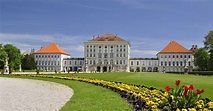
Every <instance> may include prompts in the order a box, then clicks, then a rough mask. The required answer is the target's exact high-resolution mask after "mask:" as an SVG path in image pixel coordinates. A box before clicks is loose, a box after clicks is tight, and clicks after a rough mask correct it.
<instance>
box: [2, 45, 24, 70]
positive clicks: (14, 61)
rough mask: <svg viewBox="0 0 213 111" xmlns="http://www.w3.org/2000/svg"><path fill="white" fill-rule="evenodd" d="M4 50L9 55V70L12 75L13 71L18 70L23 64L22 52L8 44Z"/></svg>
mask: <svg viewBox="0 0 213 111" xmlns="http://www.w3.org/2000/svg"><path fill="white" fill-rule="evenodd" d="M3 50H4V51H5V52H6V53H7V55H8V58H9V60H8V64H9V68H10V69H9V70H10V73H11V71H12V70H13V69H18V68H19V65H20V64H21V59H22V56H21V52H20V49H18V48H17V47H15V46H13V45H11V44H6V45H4V47H3Z"/></svg>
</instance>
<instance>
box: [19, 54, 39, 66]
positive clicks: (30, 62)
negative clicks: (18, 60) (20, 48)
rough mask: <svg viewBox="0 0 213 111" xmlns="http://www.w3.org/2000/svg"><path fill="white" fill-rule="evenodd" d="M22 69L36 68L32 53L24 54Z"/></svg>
mask: <svg viewBox="0 0 213 111" xmlns="http://www.w3.org/2000/svg"><path fill="white" fill-rule="evenodd" d="M22 69H27V70H32V69H36V63H35V61H34V54H33V53H32V54H26V55H24V57H23V59H22Z"/></svg>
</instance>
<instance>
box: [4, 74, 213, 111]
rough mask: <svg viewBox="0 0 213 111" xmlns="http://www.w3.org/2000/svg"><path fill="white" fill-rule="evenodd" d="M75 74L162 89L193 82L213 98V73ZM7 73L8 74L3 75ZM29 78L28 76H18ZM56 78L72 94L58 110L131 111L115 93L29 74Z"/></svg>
mask: <svg viewBox="0 0 213 111" xmlns="http://www.w3.org/2000/svg"><path fill="white" fill-rule="evenodd" d="M55 76H71V75H70V74H57V75H55ZM77 76H78V77H85V78H96V79H102V80H109V81H118V82H124V83H130V84H139V85H145V86H149V87H155V88H158V89H162V90H164V88H165V86H167V85H170V86H172V87H174V86H175V84H174V83H175V80H177V79H179V80H181V85H190V84H193V85H194V86H195V88H196V89H197V88H199V89H204V90H205V92H204V93H203V95H202V96H203V97H204V98H206V97H207V98H209V99H211V100H213V95H212V94H213V81H212V80H213V76H194V75H180V74H166V73H95V74H94V73H93V74H78V75H77ZM0 77H1V76H0ZM7 77H8V76H7ZM22 78H30V77H22ZM33 79H40V80H48V81H53V82H58V83H61V84H65V85H67V86H69V87H71V88H72V89H73V90H74V96H73V97H72V98H71V100H70V101H69V102H67V103H66V105H65V106H64V107H63V108H62V109H61V110H62V111H67V110H72V111H85V110H86V111H94V110H95V111H96V110H101V111H109V110H110V111H131V110H132V109H131V106H130V105H128V103H127V102H126V101H125V100H123V99H122V98H121V97H120V96H119V95H118V94H116V93H114V92H112V91H110V90H108V89H104V88H102V87H99V86H95V85H92V84H88V83H82V82H77V81H69V80H59V79H49V78H33Z"/></svg>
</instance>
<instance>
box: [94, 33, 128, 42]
mask: <svg viewBox="0 0 213 111" xmlns="http://www.w3.org/2000/svg"><path fill="white" fill-rule="evenodd" d="M90 41H106V42H107V41H125V40H123V39H122V38H120V37H118V36H117V35H113V34H105V35H102V36H100V37H96V38H94V39H92V40H90Z"/></svg>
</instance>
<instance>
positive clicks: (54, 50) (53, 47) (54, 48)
mask: <svg viewBox="0 0 213 111" xmlns="http://www.w3.org/2000/svg"><path fill="white" fill-rule="evenodd" d="M35 54H65V55H69V54H68V53H67V52H66V51H64V50H63V49H62V48H60V47H59V46H58V45H57V44H56V43H52V44H49V45H48V46H46V47H43V48H42V49H40V50H38V51H37V52H35Z"/></svg>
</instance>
